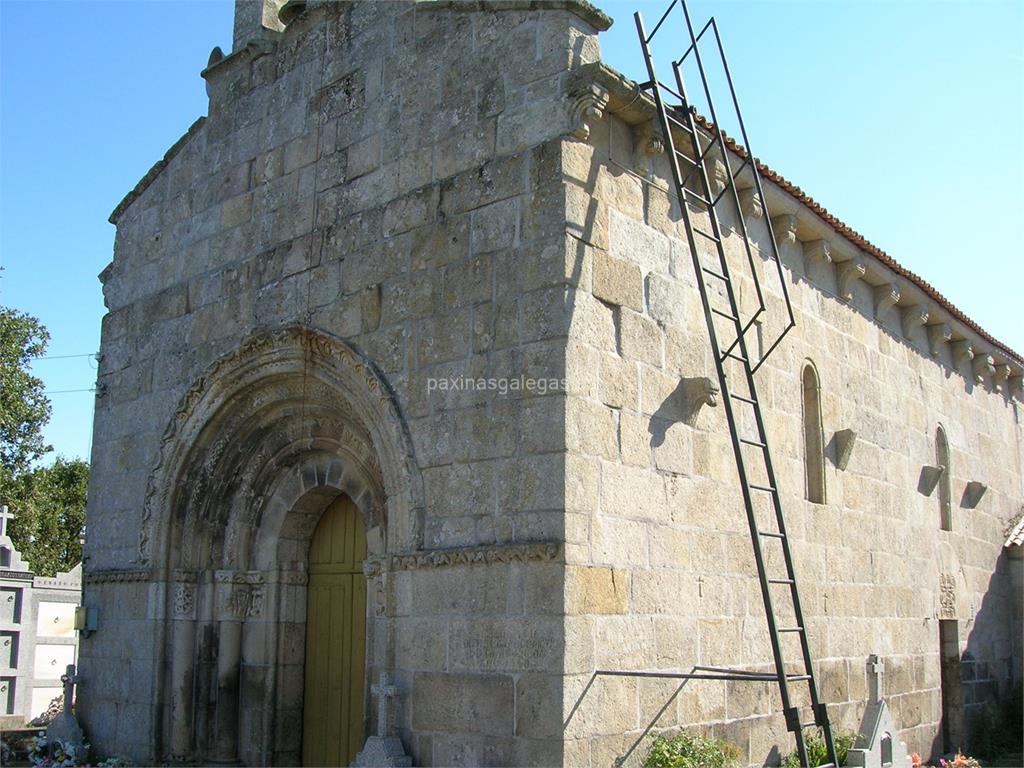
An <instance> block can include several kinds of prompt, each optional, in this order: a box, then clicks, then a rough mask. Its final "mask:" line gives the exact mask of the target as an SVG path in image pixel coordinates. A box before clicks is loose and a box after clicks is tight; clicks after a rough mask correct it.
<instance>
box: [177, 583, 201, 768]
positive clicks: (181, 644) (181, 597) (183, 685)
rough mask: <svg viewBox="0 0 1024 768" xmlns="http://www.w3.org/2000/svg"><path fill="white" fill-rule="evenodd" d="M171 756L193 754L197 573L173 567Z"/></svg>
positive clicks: (186, 756) (181, 756)
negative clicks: (174, 569)
mask: <svg viewBox="0 0 1024 768" xmlns="http://www.w3.org/2000/svg"><path fill="white" fill-rule="evenodd" d="M171 590H172V591H171V633H172V646H171V759H172V760H174V761H176V762H178V761H185V760H187V759H189V758H190V757H191V756H192V750H193V745H194V741H193V739H192V719H193V717H192V702H193V690H192V681H193V679H194V678H195V658H196V654H195V646H196V628H195V623H196V575H195V573H193V572H191V571H181V570H177V571H174V573H173V575H172V581H171Z"/></svg>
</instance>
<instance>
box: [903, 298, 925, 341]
mask: <svg viewBox="0 0 1024 768" xmlns="http://www.w3.org/2000/svg"><path fill="white" fill-rule="evenodd" d="M900 321H901V323H902V325H903V335H904V336H905V337H906V338H908V339H909V338H910V334H911V333H913V332H914V329H915V328H918V327H919V326H922V325H924V324H926V323H927V322H928V307H927V306H925V305H924V304H915V305H914V306H912V307H907V308H906V309H904V310H903V312H902V314H901V316H900Z"/></svg>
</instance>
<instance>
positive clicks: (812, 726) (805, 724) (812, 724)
mask: <svg viewBox="0 0 1024 768" xmlns="http://www.w3.org/2000/svg"><path fill="white" fill-rule="evenodd" d="M800 727H801V728H817V727H818V724H817V723H816V722H814V721H813V720H812V721H811V722H809V723H800Z"/></svg>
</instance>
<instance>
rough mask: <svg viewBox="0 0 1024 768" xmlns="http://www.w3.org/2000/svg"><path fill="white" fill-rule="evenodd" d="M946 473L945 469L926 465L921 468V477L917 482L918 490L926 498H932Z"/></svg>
mask: <svg viewBox="0 0 1024 768" xmlns="http://www.w3.org/2000/svg"><path fill="white" fill-rule="evenodd" d="M945 471H946V468H945V467H933V466H931V465H929V464H925V465H924V466H923V467H921V477H920V478H918V481H917V490H918V491H920V492H921V493H922V494H924V495H925V496H931V495H932V491H934V490H935V486H937V485H938V484H939V478H941V477H942V475H943V473H944V472H945Z"/></svg>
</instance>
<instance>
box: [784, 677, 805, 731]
mask: <svg viewBox="0 0 1024 768" xmlns="http://www.w3.org/2000/svg"><path fill="white" fill-rule="evenodd" d="M810 679H811V676H810V675H786V680H788V681H789V682H791V683H799V682H800V681H801V680H810ZM804 727H806V726H804Z"/></svg>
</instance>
